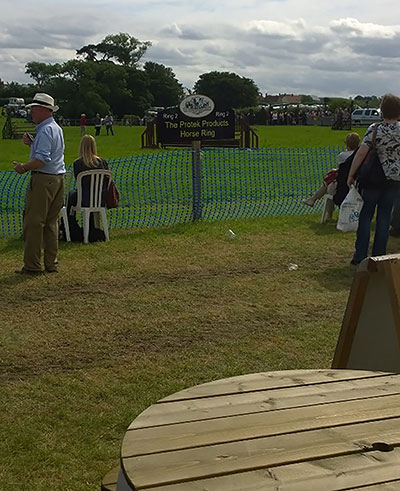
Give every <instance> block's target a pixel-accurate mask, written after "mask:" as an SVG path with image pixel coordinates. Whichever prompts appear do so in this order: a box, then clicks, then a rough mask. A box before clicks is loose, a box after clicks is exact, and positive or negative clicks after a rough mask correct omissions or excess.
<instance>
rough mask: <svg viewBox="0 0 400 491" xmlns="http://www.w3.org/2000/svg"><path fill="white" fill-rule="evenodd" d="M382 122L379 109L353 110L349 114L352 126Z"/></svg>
mask: <svg viewBox="0 0 400 491" xmlns="http://www.w3.org/2000/svg"><path fill="white" fill-rule="evenodd" d="M379 121H382V116H381V111H380V109H373V108H370V109H355V110H354V111H353V112H352V113H351V122H352V123H353V124H371V123H377V122H379Z"/></svg>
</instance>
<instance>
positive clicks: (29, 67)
mask: <svg viewBox="0 0 400 491" xmlns="http://www.w3.org/2000/svg"><path fill="white" fill-rule="evenodd" d="M150 46H151V42H150V41H139V40H138V39H136V38H135V37H133V36H131V35H129V34H128V33H123V32H120V33H118V34H110V35H108V36H106V37H105V38H104V39H103V40H102V41H101V42H100V43H98V44H88V45H86V46H83V47H81V48H80V49H78V50H77V51H76V57H75V58H74V59H71V60H68V61H66V62H65V63H43V62H38V61H31V62H29V63H27V64H26V66H25V68H26V73H27V74H28V75H29V76H30V77H31V78H32V79H33V81H34V83H33V84H18V83H16V82H10V83H5V82H2V81H1V79H0V102H3V103H6V102H7V100H6V98H8V97H23V98H24V99H25V100H28V101H29V100H30V99H32V97H33V95H34V94H35V92H38V91H41V92H47V93H49V94H51V95H52V96H53V97H54V98H55V99H56V100H57V103H58V104H59V105H60V108H61V109H60V113H61V114H62V115H63V116H64V117H66V118H77V117H79V115H80V114H81V113H85V114H87V115H88V116H89V117H91V116H94V115H95V114H96V113H100V114H106V113H107V112H108V111H111V112H112V113H113V114H114V115H116V116H119V117H122V116H123V115H126V114H134V115H138V116H140V117H142V116H143V115H144V114H145V111H146V110H147V109H148V108H149V107H154V106H157V107H170V106H175V105H177V104H178V103H179V102H180V100H181V99H182V98H183V97H184V95H185V93H187V92H191V90H190V89H187V90H185V88H184V87H183V85H182V84H181V83H180V82H179V81H178V79H177V78H176V75H175V73H174V72H173V70H172V68H170V67H166V66H164V65H162V64H160V63H155V62H153V61H146V62H145V63H144V64H142V63H141V59H142V57H143V56H144V54H145V53H146V51H147V49H148V48H149V47H150ZM192 90H193V91H194V92H195V93H201V94H204V95H208V96H209V97H211V98H212V99H213V100H214V101H215V102H216V103H217V104H220V105H221V106H228V107H236V108H240V107H248V106H253V105H256V104H257V102H258V95H259V91H258V87H257V85H256V84H255V83H254V81H253V80H251V79H249V78H245V77H241V76H239V75H237V74H235V73H229V72H217V71H213V72H209V73H205V74H202V75H200V77H199V79H198V81H197V82H196V83H195V85H194V87H193V89H192Z"/></svg>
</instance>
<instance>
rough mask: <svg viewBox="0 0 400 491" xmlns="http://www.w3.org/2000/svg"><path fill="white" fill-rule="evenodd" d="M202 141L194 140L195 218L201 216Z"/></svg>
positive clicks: (193, 185) (193, 181)
mask: <svg viewBox="0 0 400 491" xmlns="http://www.w3.org/2000/svg"><path fill="white" fill-rule="evenodd" d="M200 148H201V141H198V140H196V141H192V190H193V192H192V195H193V220H200V218H201V211H202V210H201V208H202V207H201V152H200Z"/></svg>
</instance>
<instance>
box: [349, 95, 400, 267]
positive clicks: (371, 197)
mask: <svg viewBox="0 0 400 491" xmlns="http://www.w3.org/2000/svg"><path fill="white" fill-rule="evenodd" d="M381 113H382V117H383V121H382V123H379V124H378V126H377V130H376V151H377V153H378V156H379V160H380V163H381V165H382V169H383V172H384V174H385V177H386V182H385V184H384V185H382V186H378V187H374V188H368V189H366V188H365V189H363V190H362V191H361V196H362V198H363V200H364V204H363V207H362V210H361V213H360V219H359V223H358V230H357V239H356V244H355V251H354V255H353V259H352V260H351V264H358V263H360V262H361V261H362V260H363V259H364V258H366V257H367V256H368V248H369V240H370V231H371V221H372V217H373V216H374V213H375V209H376V208H377V214H376V228H375V236H374V243H373V245H372V256H383V255H385V254H386V245H387V241H388V237H389V226H390V218H391V213H392V208H393V203H394V200H395V198H396V195H397V192H398V191H399V189H400V123H399V122H398V121H397V120H398V119H399V117H400V98H399V97H397V96H395V95H393V94H386V95H385V96H384V97H383V99H382V103H381ZM374 127H375V125H371V126H370V127H369V128H368V130H367V132H366V134H365V136H364V139H363V142H362V144H361V146H360V148H359V150H358V151H357V154H356V156H355V157H354V160H353V164H352V166H351V169H350V173H349V178H348V181H347V184H348V186H349V187H350V186H351V185H352V184H354V176H355V174H356V171H357V169H358V168H359V167H360V165H361V164H362V162H363V160H364V158H365V157H366V155H367V153H368V150H369V147H370V146H371V143H372V135H373V130H374Z"/></svg>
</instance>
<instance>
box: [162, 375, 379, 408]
mask: <svg viewBox="0 0 400 491" xmlns="http://www.w3.org/2000/svg"><path fill="white" fill-rule="evenodd" d="M381 374H382V373H381V372H371V371H365V370H281V371H277V372H261V373H251V374H247V375H240V376H238V377H231V378H226V379H221V380H215V381H214V382H209V383H206V384H201V385H196V386H195V387H190V388H188V389H184V390H182V391H180V392H176V393H175V394H172V395H170V396H167V397H164V398H163V399H160V401H159V402H168V401H177V400H182V399H193V398H197V397H210V396H213V395H218V396H220V395H222V394H237V393H243V392H251V391H256V390H264V389H273V388H282V387H297V386H299V385H308V384H316V383H330V382H335V381H337V380H351V379H359V378H369V377H379V376H380V375H381Z"/></svg>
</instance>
